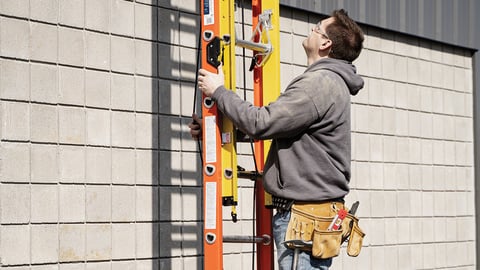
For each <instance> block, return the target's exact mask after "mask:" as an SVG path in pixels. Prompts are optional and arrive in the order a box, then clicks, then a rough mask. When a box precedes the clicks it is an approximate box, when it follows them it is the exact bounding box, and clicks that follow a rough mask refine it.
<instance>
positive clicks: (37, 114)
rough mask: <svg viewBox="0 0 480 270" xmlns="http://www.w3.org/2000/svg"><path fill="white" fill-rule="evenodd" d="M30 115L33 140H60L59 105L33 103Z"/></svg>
mask: <svg viewBox="0 0 480 270" xmlns="http://www.w3.org/2000/svg"><path fill="white" fill-rule="evenodd" d="M30 117H31V118H30V120H31V123H30V132H31V140H32V141H35V142H57V141H58V119H57V107H55V106H48V105H40V104H31V107H30Z"/></svg>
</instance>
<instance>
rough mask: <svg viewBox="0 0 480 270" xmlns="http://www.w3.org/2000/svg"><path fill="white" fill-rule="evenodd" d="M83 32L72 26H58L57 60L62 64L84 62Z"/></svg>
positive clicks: (76, 64)
mask: <svg viewBox="0 0 480 270" xmlns="http://www.w3.org/2000/svg"><path fill="white" fill-rule="evenodd" d="M83 36H84V32H83V31H81V30H76V29H72V28H66V27H60V28H58V61H59V62H60V63H62V64H67V65H74V66H83V65H84V64H85V44H84V37H83Z"/></svg>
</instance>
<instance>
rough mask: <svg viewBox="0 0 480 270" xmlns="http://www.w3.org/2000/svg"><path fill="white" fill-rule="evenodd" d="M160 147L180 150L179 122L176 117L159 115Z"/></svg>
mask: <svg viewBox="0 0 480 270" xmlns="http://www.w3.org/2000/svg"><path fill="white" fill-rule="evenodd" d="M159 127H161V129H162V132H159V133H160V136H159V137H160V142H159V143H160V145H159V146H160V149H167V150H181V140H180V139H181V129H182V128H181V122H180V118H178V117H171V116H160V117H159Z"/></svg>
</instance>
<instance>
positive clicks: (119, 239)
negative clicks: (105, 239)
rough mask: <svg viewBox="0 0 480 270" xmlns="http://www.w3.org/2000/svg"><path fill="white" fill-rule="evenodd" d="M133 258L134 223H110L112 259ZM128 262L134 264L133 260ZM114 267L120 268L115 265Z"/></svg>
mask: <svg viewBox="0 0 480 270" xmlns="http://www.w3.org/2000/svg"><path fill="white" fill-rule="evenodd" d="M152 241H153V239H152ZM133 258H135V223H127V224H115V223H114V224H112V259H133ZM130 263H133V264H134V263H135V262H134V261H131V262H130ZM117 266H118V265H117ZM133 266H134V265H133ZM114 269H122V268H117V267H115V268H114ZM125 269H135V268H134V267H133V268H125Z"/></svg>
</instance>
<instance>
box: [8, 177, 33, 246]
mask: <svg viewBox="0 0 480 270" xmlns="http://www.w3.org/2000/svg"><path fill="white" fill-rule="evenodd" d="M0 193H1V195H2V196H1V198H0V203H1V206H0V209H2V211H1V213H0V214H1V215H0V217H1V219H0V220H1V222H2V224H9V223H28V222H29V221H30V219H31V218H30V205H31V197H30V196H31V195H30V187H29V186H28V185H20V184H3V185H2V186H1V190H0ZM0 244H3V243H2V242H0Z"/></svg>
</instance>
